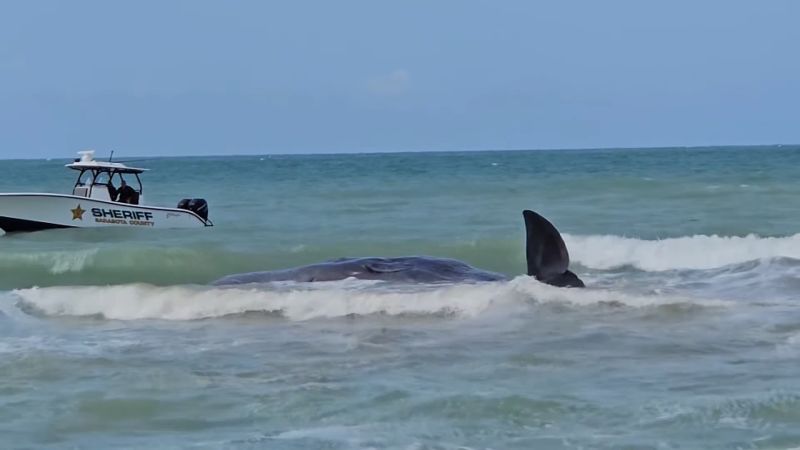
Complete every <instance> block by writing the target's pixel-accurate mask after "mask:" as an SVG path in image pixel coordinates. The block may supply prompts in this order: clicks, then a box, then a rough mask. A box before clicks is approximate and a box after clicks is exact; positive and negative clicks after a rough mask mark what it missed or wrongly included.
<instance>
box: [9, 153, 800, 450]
mask: <svg viewBox="0 0 800 450" xmlns="http://www.w3.org/2000/svg"><path fill="white" fill-rule="evenodd" d="M65 156H67V157H70V156H72V155H65ZM66 162H68V161H67V159H63V160H55V159H54V160H50V161H0V174H2V176H0V192H20V191H22V192H24V191H45V192H68V191H69V190H70V188H71V185H72V183H73V181H74V177H73V174H72V173H69V172H68V171H67V169H65V168H64V167H63V165H64V164H65V163H66ZM137 164H138V165H141V166H145V167H148V168H150V169H152V171H151V172H149V173H147V174H146V175H145V177H144V183H145V197H146V199H147V201H148V203H150V204H157V205H168V206H172V205H175V204H177V202H178V200H180V199H181V198H184V197H203V198H206V199H207V200H208V202H209V205H210V217H211V219H212V220H213V221H214V223H215V225H216V226H215V227H213V228H209V229H197V230H120V229H116V230H55V231H45V232H39V233H29V234H8V235H5V236H0V448H10V449H11V448H13V449H28V448H30V449H34V448H36V449H38V448H48V449H49V448H53V449H60V448H65V449H67V448H68V449H75V448H80V449H83V448H86V449H106V448H145V447H146V448H151V449H161V448H170V449H171V448H176V449H178V448H194V449H204V448H208V449H217V448H230V449H239V448H244V449H255V448H269V449H301V448H302V449H306V448H313V449H317V448H326V449H367V448H376V449H383V448H391V449H512V448H520V449H530V448H536V449H568V448H569V449H572V448H575V449H583V448H585V449H588V448H609V449H611V448H614V449H618V448H628V449H647V448H652V449H673V448H676V449H677V448H680V449H687V448H691V449H694V448H703V449H714V448H721V449H722V448H724V449H734V448H742V449H756V448H757V449H761V448H764V449H790V448H800V364H798V362H800V303H799V302H798V300H800V234H798V233H800V221H798V218H800V212H799V211H800V183H798V178H800V177H799V175H800V147H789V146H783V147H777V146H776V147H742V148H668V149H641V150H580V151H530V152H501V151H498V152H475V153H402V154H357V155H305V156H274V155H273V156H246V157H245V156H241V157H194V158H157V159H150V160H147V161H140V162H138V163H137ZM526 208H527V209H533V210H535V211H538V212H539V213H541V214H543V215H544V216H545V217H548V218H549V219H550V220H551V221H552V222H553V223H554V224H555V225H556V227H558V228H559V230H560V231H561V232H562V234H563V235H564V238H565V241H566V243H567V246H568V248H569V251H570V254H571V257H572V267H573V271H575V272H576V273H578V275H579V276H580V277H581V278H582V279H583V280H584V281H585V282H586V284H587V286H588V288H587V289H583V290H579V289H558V288H554V287H550V286H546V285H543V284H541V283H538V282H536V281H535V280H533V279H530V278H529V277H526V276H524V275H520V274H522V273H523V272H524V269H525V261H524V248H523V243H524V235H523V232H524V226H523V222H522V216H521V211H522V210H523V209H526ZM400 255H433V256H442V257H453V258H458V259H461V260H463V261H466V262H468V263H470V264H472V265H475V266H477V267H480V268H484V269H487V270H492V271H497V272H501V273H505V274H508V275H509V276H512V277H513V278H512V279H511V281H508V282H495V283H483V284H481V283H477V284H454V285H392V284H386V283H381V282H366V281H358V280H344V281H340V282H330V283H318V284H308V285H303V284H293V283H278V284H274V285H260V286H237V287H232V288H215V287H210V286H209V285H208V283H209V282H211V281H213V280H214V279H216V278H219V277H221V276H224V275H227V274H230V273H236V272H243V271H254V270H267V269H277V268H285V267H290V266H294V265H299V264H306V263H312V262H317V261H320V260H324V259H328V258H335V257H341V256H400Z"/></svg>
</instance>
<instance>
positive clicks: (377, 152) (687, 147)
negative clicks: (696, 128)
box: [0, 143, 800, 161]
mask: <svg viewBox="0 0 800 450" xmlns="http://www.w3.org/2000/svg"><path fill="white" fill-rule="evenodd" d="M752 147H800V143H794V144H784V143H775V144H723V145H719V144H710V145H709V144H707V145H663V146H662V145H659V146H645V147H616V146H610V147H561V148H493V149H485V148H484V149H462V150H389V151H380V150H372V151H352V152H341V151H333V152H317V151H312V152H297V153H269V152H267V153H232V154H210V153H206V154H187V155H130V156H124V157H123V158H148V159H154V158H202V157H245V156H335V155H341V156H345V155H397V154H403V153H481V152H540V151H541V152H552V151H565V152H574V151H587V150H599V151H608V150H620V151H625V150H669V149H675V150H681V149H684V150H691V149H708V148H752ZM84 150H95V152H96V149H92V148H85V149H83V150H75V153H77V152H79V151H84ZM111 151H114V150H110V151H109V152H111ZM73 158H74V156H73V157H67V156H64V157H58V156H56V157H40V158H5V157H0V161H51V160H54V159H65V160H71V159H73ZM98 159H102V158H98Z"/></svg>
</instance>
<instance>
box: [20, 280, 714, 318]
mask: <svg viewBox="0 0 800 450" xmlns="http://www.w3.org/2000/svg"><path fill="white" fill-rule="evenodd" d="M13 294H14V295H15V296H16V297H17V298H18V299H19V303H20V306H21V307H22V308H23V309H25V310H32V311H35V312H37V313H39V314H42V315H45V316H94V317H103V318H106V319H115V320H137V319H163V320H197V319H207V318H214V317H224V316H231V315H239V314H245V313H252V312H262V313H264V312H266V313H273V314H279V315H280V316H282V317H285V318H287V319H289V320H309V319H316V318H335V317H346V316H353V315H357V316H367V315H372V314H386V315H390V316H409V315H411V316H414V315H441V314H446V315H448V316H455V317H475V316H478V315H480V314H481V313H483V312H485V311H487V310H489V309H491V308H495V307H502V306H510V307H512V308H513V307H515V306H525V305H527V304H530V303H563V304H572V305H596V304H602V303H608V304H615V305H627V306H634V307H642V306H652V305H665V304H676V303H697V300H691V301H689V300H686V299H681V298H671V297H664V296H657V295H629V294H623V293H619V292H614V291H611V290H599V289H592V290H589V289H586V290H583V289H561V288H555V287H552V286H548V285H545V284H542V283H539V282H537V281H536V280H534V279H532V278H530V277H526V276H521V277H517V278H515V279H513V280H511V281H509V282H496V283H478V284H458V285H438V286H437V285H423V286H419V285H414V286H410V285H400V286H398V285H389V284H385V283H380V282H378V283H375V282H362V281H361V280H353V279H348V280H344V281H340V282H329V283H310V284H302V285H301V284H295V283H285V284H270V285H260V286H237V287H233V288H231V287H224V288H222V287H207V286H169V287H158V286H152V285H146V284H127V285H116V286H80V287H79V286H64V287H47V288H32V289H20V290H15V291H13ZM706 303H710V302H706Z"/></svg>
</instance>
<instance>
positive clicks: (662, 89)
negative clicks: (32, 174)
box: [0, 0, 800, 158]
mask: <svg viewBox="0 0 800 450" xmlns="http://www.w3.org/2000/svg"><path fill="white" fill-rule="evenodd" d="M798 23H800V1H795V0H760V1H756V0H747V1H742V0H704V1H697V0H691V1H689V0H671V1H660V2H655V1H643V0H604V1H597V0H552V1H538V0H521V1H518V0H492V1H473V0H404V1H394V2H390V1H379V0H369V1H366V0H365V1H350V0H337V1H323V0H319V1H305V0H293V1H266V0H264V1H261V0H258V1H246V0H232V1H221V0H220V1H207V0H187V1H177V0H174V1H166V0H159V1H153V0H136V1H127V2H122V1H107V0H98V1H84V0H72V1H69V2H66V1H61V0H37V1H30V2H23V1H16V2H12V1H7V2H3V3H2V5H0V158H23V157H24V158H38V157H72V156H74V155H75V152H76V151H78V150H81V149H86V148H93V149H96V150H97V151H98V154H107V152H108V151H110V150H112V149H113V150H115V152H116V154H124V155H137V156H155V155H164V156H166V155H228V154H270V153H331V152H382V151H426V150H427V151H437V150H491V149H544V148H597V147H650V146H702V145H751V144H778V143H782V144H796V143H800V126H799V124H800V57H798V54H800V53H799V52H800V50H798V45H800V26H798Z"/></svg>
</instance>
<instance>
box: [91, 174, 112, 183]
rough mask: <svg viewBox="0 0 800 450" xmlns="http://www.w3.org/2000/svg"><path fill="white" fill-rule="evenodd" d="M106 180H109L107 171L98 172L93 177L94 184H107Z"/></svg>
mask: <svg viewBox="0 0 800 450" xmlns="http://www.w3.org/2000/svg"><path fill="white" fill-rule="evenodd" d="M108 182H109V176H108V172H99V173H98V174H97V175H96V176H95V177H94V183H95V184H108Z"/></svg>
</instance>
